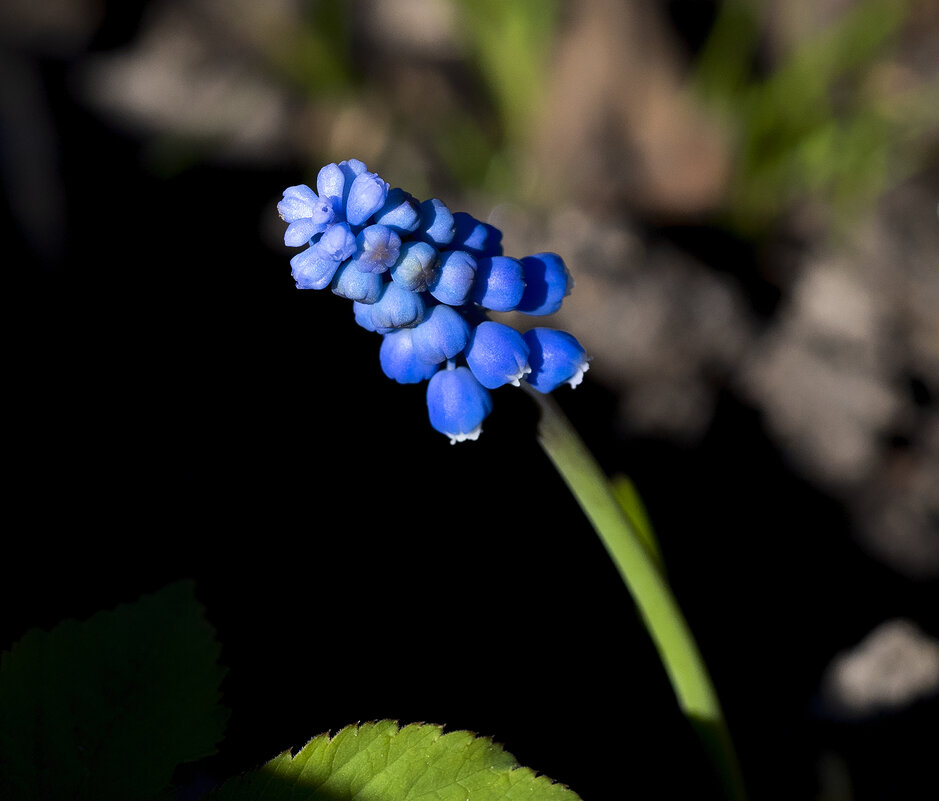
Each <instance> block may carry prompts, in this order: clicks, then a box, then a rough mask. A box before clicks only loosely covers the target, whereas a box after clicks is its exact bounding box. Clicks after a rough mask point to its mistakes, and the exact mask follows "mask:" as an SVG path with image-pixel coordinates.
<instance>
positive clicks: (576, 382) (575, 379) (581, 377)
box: [567, 360, 590, 389]
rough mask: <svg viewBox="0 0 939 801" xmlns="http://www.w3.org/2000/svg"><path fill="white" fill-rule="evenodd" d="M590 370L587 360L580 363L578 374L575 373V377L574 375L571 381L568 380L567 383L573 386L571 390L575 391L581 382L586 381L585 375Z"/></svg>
mask: <svg viewBox="0 0 939 801" xmlns="http://www.w3.org/2000/svg"><path fill="white" fill-rule="evenodd" d="M589 369H590V365H589V364H588V362H587V361H586V360H584V361H582V362H581V363H580V365H579V366H578V368H577V372H576V373H574V375H572V376H571V377H570V378H569V379H567V383H568V384H570V385H571V389H574V388H575V387H577V386H579V385H580V382H581V381H583V380H584V373H586V372H587V371H588V370H589Z"/></svg>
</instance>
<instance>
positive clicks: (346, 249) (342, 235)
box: [316, 223, 355, 262]
mask: <svg viewBox="0 0 939 801" xmlns="http://www.w3.org/2000/svg"><path fill="white" fill-rule="evenodd" d="M316 244H317V247H318V248H319V249H320V251H321V252H322V253H323V255H325V256H328V257H330V258H332V259H334V260H336V261H338V262H343V261H345V260H346V259H348V258H349V257H350V256H352V255H353V254H354V253H355V236H354V235H353V233H352V231H351V229H350V228H349V226H348V224H347V223H336V224H335V225H331V226H329V228H327V229H326V231H325V232H324V233H323V235H322V236H321V237H320V239H319V241H318V242H317V243H316Z"/></svg>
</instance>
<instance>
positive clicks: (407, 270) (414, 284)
mask: <svg viewBox="0 0 939 801" xmlns="http://www.w3.org/2000/svg"><path fill="white" fill-rule="evenodd" d="M439 263H440V260H439V257H438V255H437V251H436V249H435V248H434V247H433V246H432V245H429V244H428V243H427V242H417V241H414V240H411V241H409V242H404V243H403V244H402V245H401V250H400V252H399V254H398V260H397V261H396V262H395V263H394V264H393V265H392V267H391V277H392V279H393V280H394V281H395V283H398V284H401V286H403V287H404V288H405V289H409V290H411V291H412V292H424V291H426V290H427V287H428V285H429V284H430V283H431V282H432V281H433V280H434V278H435V277H436V275H437V269H438V266H439Z"/></svg>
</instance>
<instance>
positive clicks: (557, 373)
mask: <svg viewBox="0 0 939 801" xmlns="http://www.w3.org/2000/svg"><path fill="white" fill-rule="evenodd" d="M522 337H523V338H524V340H525V343H526V344H527V345H528V363H529V365H530V366H531V373H529V374H528V375H527V376H526V377H525V380H526V381H528V383H529V384H531V385H532V386H533V387H534V388H535V389H537V390H538V391H539V392H542V393H545V394H547V393H549V392H552V391H554V390H555V389H557V388H558V387H559V386H561V384H563V383H565V382H566V383H568V384H570V385H571V387H576V386H578V385H579V384H580V382H581V381H582V380H583V377H584V373H586V372H587V370H588V368H589V364H588V361H589V360H588V358H587V354H586V351H585V350H584V349H583V347H581V344H580V343H579V342H578V341H577V340H576V339H575V338H574V336H573V335H572V334H569V333H568V332H567V331H559V330H557V329H554V328H532V329H530V330H528V331H526V332H525V333H524V334H523V335H522Z"/></svg>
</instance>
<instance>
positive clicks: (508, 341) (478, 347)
mask: <svg viewBox="0 0 939 801" xmlns="http://www.w3.org/2000/svg"><path fill="white" fill-rule="evenodd" d="M528 351H529V348H528V344H527V343H526V342H525V340H524V338H523V337H522V335H521V334H520V333H519V332H518V331H516V330H515V329H514V328H512V327H511V326H508V325H505V324H503V323H498V322H495V321H493V320H487V321H486V322H482V323H480V324H479V325H478V326H476V328H475V329H474V330H473V333H472V334H471V335H470V339H469V344H468V345H467V346H466V363H467V365H469V368H470V370H472V371H473V375H474V376H476V380H477V381H479V383H480V384H482V385H483V386H484V387H486V388H487V389H497V388H498V387H501V386H504V385H505V384H512V385H513V386H516V387H517V386H520V382H521V379H522V378H524V377H525V376H526V375H528V374H529V373H530V372H531V367H530V366H529V364H528Z"/></svg>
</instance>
